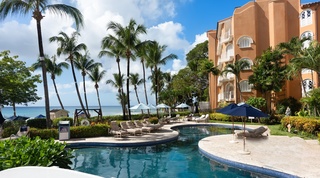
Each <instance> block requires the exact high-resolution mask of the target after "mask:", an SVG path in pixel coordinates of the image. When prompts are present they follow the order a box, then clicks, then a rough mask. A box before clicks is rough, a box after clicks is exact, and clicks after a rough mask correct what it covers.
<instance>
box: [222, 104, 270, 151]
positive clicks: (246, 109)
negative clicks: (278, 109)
mask: <svg viewBox="0 0 320 178" xmlns="http://www.w3.org/2000/svg"><path fill="white" fill-rule="evenodd" d="M224 114H228V115H231V116H243V117H247V118H248V117H250V116H251V117H269V115H268V114H265V113H263V112H262V111H261V110H259V109H257V108H255V107H253V106H250V105H248V104H245V103H241V104H238V105H237V107H235V108H233V109H231V110H229V111H226V112H225V113H224ZM245 130H246V119H243V132H244V137H243V152H244V153H250V152H246V151H245V142H246V141H245V139H246V134H245Z"/></svg>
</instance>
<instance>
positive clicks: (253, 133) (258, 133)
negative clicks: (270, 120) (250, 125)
mask: <svg viewBox="0 0 320 178" xmlns="http://www.w3.org/2000/svg"><path fill="white" fill-rule="evenodd" d="M268 130H269V129H268V127H266V126H261V127H258V128H256V129H253V130H246V131H245V132H243V130H235V135H236V136H237V137H242V136H246V137H262V136H264V135H265V136H268V135H269V133H268V132H267V131H268Z"/></svg>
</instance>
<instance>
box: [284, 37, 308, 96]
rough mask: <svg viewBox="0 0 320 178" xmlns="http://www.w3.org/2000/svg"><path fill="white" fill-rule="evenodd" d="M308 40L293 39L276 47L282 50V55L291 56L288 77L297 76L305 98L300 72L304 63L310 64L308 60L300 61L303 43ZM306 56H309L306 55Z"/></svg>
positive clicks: (303, 56) (302, 53)
mask: <svg viewBox="0 0 320 178" xmlns="http://www.w3.org/2000/svg"><path fill="white" fill-rule="evenodd" d="M307 40H310V39H309V38H303V39H300V38H299V37H293V38H291V40H290V41H289V42H283V43H280V44H279V45H278V47H279V48H280V49H281V50H283V52H284V54H289V55H292V59H291V60H290V64H289V68H288V69H289V71H288V72H289V76H290V77H292V76H298V77H299V79H300V83H301V86H303V87H302V88H303V92H304V94H305V96H307V95H308V94H307V92H306V88H305V87H304V85H303V79H302V75H301V71H302V69H303V66H305V67H306V65H305V64H306V63H308V62H310V61H308V60H305V59H302V58H305V57H306V56H305V54H304V51H305V49H304V42H305V41H307ZM307 56H309V55H308V54H307Z"/></svg>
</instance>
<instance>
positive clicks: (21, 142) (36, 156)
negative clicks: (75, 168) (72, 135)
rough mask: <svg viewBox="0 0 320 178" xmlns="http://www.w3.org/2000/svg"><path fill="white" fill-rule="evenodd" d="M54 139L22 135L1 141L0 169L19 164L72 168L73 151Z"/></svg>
mask: <svg viewBox="0 0 320 178" xmlns="http://www.w3.org/2000/svg"><path fill="white" fill-rule="evenodd" d="M65 147H66V144H64V143H59V142H56V141H55V140H54V139H50V140H41V139H40V138H39V137H37V138H35V139H31V138H28V137H25V136H23V137H20V138H17V139H13V140H4V141H1V142H0V163H1V164H0V171H2V170H5V169H9V168H13V167H19V166H45V167H48V166H58V167H60V168H67V169H70V166H69V165H71V164H72V162H71V158H73V155H72V151H71V150H70V149H65ZM35 174H36V172H35Z"/></svg>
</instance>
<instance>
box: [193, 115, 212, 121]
mask: <svg viewBox="0 0 320 178" xmlns="http://www.w3.org/2000/svg"><path fill="white" fill-rule="evenodd" d="M208 121H209V114H206V115H205V116H204V117H200V118H198V119H196V122H208Z"/></svg>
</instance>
